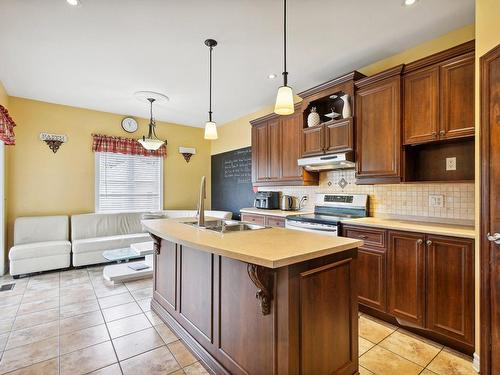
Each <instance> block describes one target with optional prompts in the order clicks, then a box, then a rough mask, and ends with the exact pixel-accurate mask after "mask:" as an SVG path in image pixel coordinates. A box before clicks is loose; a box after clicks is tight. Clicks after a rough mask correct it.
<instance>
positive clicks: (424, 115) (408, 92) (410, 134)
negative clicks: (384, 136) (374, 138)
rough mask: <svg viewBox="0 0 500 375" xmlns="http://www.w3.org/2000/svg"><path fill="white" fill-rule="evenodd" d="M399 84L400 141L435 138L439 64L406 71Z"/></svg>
mask: <svg viewBox="0 0 500 375" xmlns="http://www.w3.org/2000/svg"><path fill="white" fill-rule="evenodd" d="M403 88H404V89H403V92H404V112H403V119H404V120H403V124H404V126H403V129H404V130H403V132H404V143H405V144H415V143H424V142H429V141H434V140H436V139H437V138H438V128H439V112H438V109H439V67H432V68H430V69H424V70H418V71H415V72H412V73H409V74H406V75H405V76H404V78H403Z"/></svg>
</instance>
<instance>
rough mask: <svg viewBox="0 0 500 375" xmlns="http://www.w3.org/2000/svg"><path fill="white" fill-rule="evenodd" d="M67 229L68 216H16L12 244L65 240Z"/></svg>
mask: <svg viewBox="0 0 500 375" xmlns="http://www.w3.org/2000/svg"><path fill="white" fill-rule="evenodd" d="M68 231H69V225H68V216H64V215H61V216H34V217H18V218H17V219H16V221H15V223H14V245H22V244H27V243H33V242H45V241H67V240H68V239H69V234H68Z"/></svg>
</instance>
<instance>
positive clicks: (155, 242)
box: [149, 233, 161, 255]
mask: <svg viewBox="0 0 500 375" xmlns="http://www.w3.org/2000/svg"><path fill="white" fill-rule="evenodd" d="M149 235H150V236H151V238H153V250H154V252H155V254H156V255H160V248H161V238H160V237H158V236H156V235H154V234H153V233H150V234H149Z"/></svg>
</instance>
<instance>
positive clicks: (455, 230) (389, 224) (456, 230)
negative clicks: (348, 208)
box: [342, 217, 475, 239]
mask: <svg viewBox="0 0 500 375" xmlns="http://www.w3.org/2000/svg"><path fill="white" fill-rule="evenodd" d="M342 223H343V224H350V225H360V226H364V227H375V228H383V229H395V230H402V231H408V232H418V233H427V234H436V235H443V236H453V237H461V238H472V239H474V238H475V230H474V227H473V226H466V225H456V224H441V223H432V222H421V221H411V220H399V219H382V218H377V217H363V218H359V219H346V220H342Z"/></svg>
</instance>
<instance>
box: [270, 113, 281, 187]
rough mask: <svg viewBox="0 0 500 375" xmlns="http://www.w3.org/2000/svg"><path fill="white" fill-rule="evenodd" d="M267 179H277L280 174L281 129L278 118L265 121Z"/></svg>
mask: <svg viewBox="0 0 500 375" xmlns="http://www.w3.org/2000/svg"><path fill="white" fill-rule="evenodd" d="M267 136H268V148H269V150H268V152H269V175H268V179H269V180H279V178H280V176H281V129H280V121H279V119H275V120H271V121H269V122H268V123H267Z"/></svg>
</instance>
